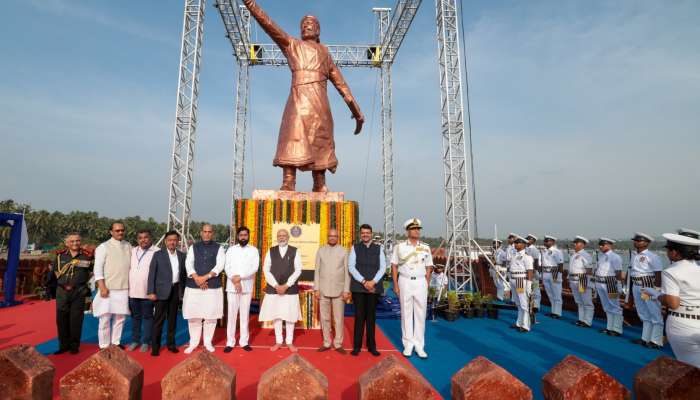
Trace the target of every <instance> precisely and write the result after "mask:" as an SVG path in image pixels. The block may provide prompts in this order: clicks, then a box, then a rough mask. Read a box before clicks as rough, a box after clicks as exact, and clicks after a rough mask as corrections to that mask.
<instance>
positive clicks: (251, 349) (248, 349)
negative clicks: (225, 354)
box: [243, 345, 253, 351]
mask: <svg viewBox="0 0 700 400" xmlns="http://www.w3.org/2000/svg"><path fill="white" fill-rule="evenodd" d="M243 350H245V351H253V348H252V347H250V346H249V345H245V346H243Z"/></svg>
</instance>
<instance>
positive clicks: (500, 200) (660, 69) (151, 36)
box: [0, 0, 700, 237]
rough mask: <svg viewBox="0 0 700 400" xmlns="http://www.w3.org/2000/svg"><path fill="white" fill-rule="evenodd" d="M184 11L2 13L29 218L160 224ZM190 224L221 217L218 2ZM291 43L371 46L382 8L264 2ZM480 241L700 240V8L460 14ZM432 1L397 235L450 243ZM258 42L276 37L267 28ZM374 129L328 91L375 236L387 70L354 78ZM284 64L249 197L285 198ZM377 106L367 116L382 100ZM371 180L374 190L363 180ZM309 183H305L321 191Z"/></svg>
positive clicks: (228, 134) (38, 0) (397, 71)
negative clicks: (280, 152) (308, 21)
mask: <svg viewBox="0 0 700 400" xmlns="http://www.w3.org/2000/svg"><path fill="white" fill-rule="evenodd" d="M182 3H183V2H182V1H180V0H167V1H107V0H93V1H86V0H83V1H79V0H9V1H6V2H4V3H3V13H4V15H5V16H6V18H4V23H3V24H2V25H1V26H0V30H2V31H3V32H2V35H0V49H2V54H3V56H2V62H0V76H2V77H3V78H2V79H0V119H1V120H2V121H3V122H2V124H0V137H1V138H2V150H3V151H2V157H0V171H3V173H2V174H1V175H0V197H1V198H14V199H15V200H19V201H23V202H29V203H31V204H32V205H33V206H34V207H36V208H46V209H57V210H63V211H67V210H73V209H82V210H96V211H99V212H100V213H103V214H106V215H110V216H125V215H141V216H146V217H150V216H152V217H154V218H156V219H159V220H164V219H165V216H166V211H167V202H168V199H167V196H168V178H169V168H170V160H169V157H170V149H171V146H172V131H173V118H174V113H175V93H176V89H177V75H178V57H179V46H180V34H181V27H182V5H183V4H182ZM208 3H209V4H208V6H207V9H206V17H205V40H204V48H203V61H202V73H201V86H200V103H199V110H200V112H199V126H198V139H197V146H196V159H195V175H194V177H195V183H194V189H193V191H194V192H193V218H195V219H197V220H210V221H213V222H222V223H224V222H226V221H227V220H228V215H229V203H230V192H231V183H230V182H231V162H232V151H231V148H232V127H233V117H234V115H233V105H234V96H235V92H234V89H235V81H234V78H235V73H236V70H235V67H234V59H233V56H232V55H231V49H230V45H229V44H228V42H227V40H226V38H225V37H224V30H223V26H222V24H221V20H220V18H219V16H218V14H216V10H215V9H214V8H213V7H212V6H211V3H212V1H209V2H208ZM259 3H260V4H261V5H262V6H263V7H264V8H265V9H266V10H267V11H268V12H269V14H270V15H271V16H272V17H273V18H274V19H275V20H277V21H278V22H279V24H280V25H281V26H282V27H283V28H285V29H287V30H288V31H289V32H291V33H294V34H298V32H297V31H298V22H299V19H300V18H301V16H303V15H305V14H314V15H317V16H318V17H319V19H320V21H321V30H322V33H321V39H322V41H323V42H325V43H328V44H333V43H348V44H350V43H367V42H371V41H372V35H373V22H374V19H373V15H372V13H371V8H372V7H384V6H386V7H392V6H393V5H394V1H393V0H389V1H384V0H382V1H379V0H377V1H370V0H361V1H360V0H356V1H352V2H350V1H330V0H326V1H321V0H286V1H273V0H263V1H260V2H259ZM464 11H465V21H464V25H465V29H466V36H467V42H468V43H467V51H468V66H469V78H470V82H469V83H470V90H471V92H470V100H471V106H472V108H471V110H472V127H473V148H474V149H473V150H474V154H475V172H476V185H477V205H478V209H477V212H478V216H477V219H478V224H479V232H480V236H489V235H492V234H493V233H492V232H493V226H494V224H498V230H499V232H501V235H502V234H503V233H506V231H517V232H533V233H538V234H540V235H542V234H545V233H553V234H556V235H559V236H560V237H571V236H573V235H575V234H584V235H588V236H591V237H596V236H599V235H601V236H602V235H608V236H614V237H626V236H627V235H629V233H630V232H632V231H635V230H642V231H647V232H649V233H652V234H659V233H661V232H663V231H668V230H671V229H675V228H677V227H679V226H687V227H689V228H700V213H698V211H697V207H698V203H699V202H698V199H699V197H700V185H699V183H700V168H698V161H699V157H698V151H699V149H700V112H699V111H698V110H700V46H698V44H697V38H698V37H700V24H698V23H697V21H698V20H700V3H698V2H696V1H674V2H662V1H639V0H634V1H633V0H629V1H615V2H610V1H586V2H584V1H528V2H523V1H465V10H464ZM434 18H435V11H434V2H433V1H430V0H426V1H424V2H423V4H422V6H421V9H420V10H419V12H418V15H417V17H416V20H415V21H414V24H413V26H412V29H411V31H410V32H409V34H408V36H407V38H406V40H405V42H404V46H403V47H402V49H401V50H400V52H399V54H398V57H397V59H396V63H395V65H394V66H393V75H392V77H393V92H394V133H395V162H396V181H395V190H396V217H397V221H396V222H397V227H400V225H401V224H402V222H403V220H405V219H406V218H409V217H413V216H417V217H420V218H422V219H423V220H424V224H425V225H426V229H425V232H426V233H427V234H429V235H440V234H443V232H444V223H443V218H444V217H443V213H444V197H443V194H442V188H441V181H442V175H443V172H442V165H441V163H440V152H441V142H440V131H439V124H440V123H439V88H438V70H437V62H436V59H435V57H436V50H437V45H436V42H435V25H434ZM256 35H257V38H258V41H260V42H269V38H267V37H266V35H265V34H264V33H263V32H259V31H258V32H254V33H253V37H254V38H255V37H256ZM344 74H345V77H346V79H347V80H348V81H349V84H350V87H351V89H352V90H353V93H354V94H355V97H356V98H357V99H358V101H359V103H360V106H361V107H362V109H363V112H364V113H365V116H366V118H367V124H366V126H365V130H364V131H363V132H362V134H361V135H360V136H353V135H352V134H351V132H352V128H353V123H352V121H351V120H350V119H349V112H348V111H347V108H346V107H345V105H344V103H343V102H342V100H341V99H340V97H339V96H338V95H337V94H336V92H335V91H334V90H329V95H330V99H331V105H332V108H333V112H334V116H335V121H336V132H335V133H336V143H337V149H338V151H337V153H338V158H339V160H340V165H339V169H338V173H337V174H335V175H332V176H330V177H329V186H330V187H331V189H333V190H338V191H344V192H346V197H347V198H348V199H353V200H357V201H360V202H361V205H360V207H361V212H362V219H363V221H368V222H370V223H372V224H374V225H376V226H381V224H382V222H381V221H382V185H381V176H380V171H381V170H380V159H379V143H380V142H379V136H378V128H379V118H378V107H379V99H378V98H376V97H375V92H376V90H375V88H376V79H377V71H375V70H367V69H354V70H344ZM289 80H290V77H289V71H288V70H287V69H286V68H275V69H270V68H255V69H254V72H253V75H252V80H251V84H252V95H251V121H250V130H249V140H248V144H249V145H250V146H249V147H248V150H247V154H246V160H247V165H246V172H247V174H246V184H245V189H244V193H245V194H247V195H249V194H250V192H251V190H252V188H253V187H255V188H270V189H272V188H277V187H278V186H279V183H280V175H281V172H280V170H279V169H277V168H273V167H272V165H271V160H272V157H273V155H274V147H275V143H276V137H277V131H278V128H279V122H280V118H281V113H282V110H283V107H284V103H285V100H286V96H287V93H288V90H289ZM373 104H374V111H373V109H372V105H373ZM365 174H366V176H367V178H366V179H365ZM310 186H311V179H310V177H309V176H307V174H305V175H302V177H301V178H300V179H299V183H298V187H299V189H305V188H306V189H308V188H310Z"/></svg>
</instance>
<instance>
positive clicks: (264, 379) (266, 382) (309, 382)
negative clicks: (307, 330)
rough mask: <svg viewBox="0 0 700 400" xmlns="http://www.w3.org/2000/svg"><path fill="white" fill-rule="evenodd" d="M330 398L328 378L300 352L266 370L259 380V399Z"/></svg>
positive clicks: (312, 399)
mask: <svg viewBox="0 0 700 400" xmlns="http://www.w3.org/2000/svg"><path fill="white" fill-rule="evenodd" d="M327 398H328V379H327V378H326V376H325V375H323V373H321V371H319V370H318V369H316V368H315V367H314V366H313V365H311V363H309V362H308V361H306V360H305V359H303V358H302V357H301V356H300V355H298V354H292V355H291V356H289V357H287V358H285V359H284V360H282V361H280V362H278V363H277V364H275V365H273V366H272V367H270V369H268V370H267V371H265V372H264V373H263V374H262V375H261V376H260V380H259V381H258V400H276V399H279V400H289V399H295V400H322V399H327Z"/></svg>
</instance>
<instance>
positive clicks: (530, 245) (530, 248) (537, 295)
mask: <svg viewBox="0 0 700 400" xmlns="http://www.w3.org/2000/svg"><path fill="white" fill-rule="evenodd" d="M525 240H527V247H526V248H525V252H526V253H527V254H528V255H529V256H530V257H532V263H533V264H532V266H533V272H534V276H533V277H532V299H533V304H534V308H535V310H534V312H537V310H538V309H539V308H540V301H541V300H542V291H541V290H540V280H541V279H542V274H541V272H540V271H541V270H542V268H541V267H542V254H541V253H540V250H539V249H538V248H537V236H535V235H533V234H531V233H530V234H528V235H527V236H525Z"/></svg>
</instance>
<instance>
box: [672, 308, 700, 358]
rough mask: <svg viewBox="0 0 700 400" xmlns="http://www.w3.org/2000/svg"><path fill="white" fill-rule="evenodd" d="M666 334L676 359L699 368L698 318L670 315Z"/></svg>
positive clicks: (699, 334)
mask: <svg viewBox="0 0 700 400" xmlns="http://www.w3.org/2000/svg"><path fill="white" fill-rule="evenodd" d="M666 336H667V337H668V342H669V343H670V344H671V349H672V350H673V355H675V356H676V358H677V359H678V361H682V362H684V363H686V364H690V365H692V366H694V367H696V368H700V320H697V319H690V318H681V317H677V316H673V315H670V316H669V317H668V318H667V319H666Z"/></svg>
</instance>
